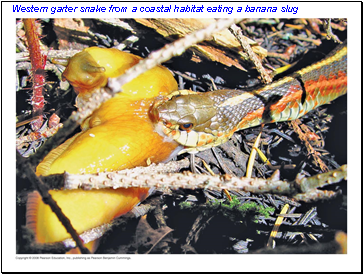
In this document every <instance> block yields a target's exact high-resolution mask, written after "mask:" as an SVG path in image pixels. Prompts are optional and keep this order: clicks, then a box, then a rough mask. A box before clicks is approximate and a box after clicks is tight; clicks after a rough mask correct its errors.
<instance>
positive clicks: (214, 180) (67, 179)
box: [64, 165, 347, 201]
mask: <svg viewBox="0 0 363 274" xmlns="http://www.w3.org/2000/svg"><path fill="white" fill-rule="evenodd" d="M346 176H347V166H346V165H344V166H342V167H340V168H339V169H336V170H332V171H329V172H327V173H323V174H318V175H315V176H312V177H310V178H301V177H299V176H298V177H297V178H296V179H295V181H293V182H286V181H281V180H280V179H279V172H278V171H275V173H274V174H273V175H272V177H271V178H269V179H262V178H243V177H242V178H238V177H232V176H230V175H223V176H210V175H205V174H192V173H190V172H187V173H184V174H181V173H167V174H165V173H153V174H150V172H149V171H148V170H147V169H146V170H145V171H143V168H142V167H139V168H137V170H135V169H128V170H122V171H118V172H104V173H98V174H83V175H75V174H68V173H65V174H64V188H65V189H78V188H82V189H101V188H115V189H116V188H120V187H123V188H128V187H149V188H150V187H157V188H159V187H167V188H170V189H178V188H184V189H196V188H200V189H211V190H221V189H228V190H235V191H241V190H242V191H250V192H253V193H276V194H280V195H281V194H287V195H294V194H296V193H298V194H296V195H295V196H294V198H297V199H299V200H303V201H313V200H316V199H323V198H329V197H332V196H334V192H329V191H325V192H324V191H320V190H317V189H316V188H317V187H322V186H325V185H329V184H332V183H336V182H340V181H341V180H342V179H346Z"/></svg>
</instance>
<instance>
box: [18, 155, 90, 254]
mask: <svg viewBox="0 0 363 274" xmlns="http://www.w3.org/2000/svg"><path fill="white" fill-rule="evenodd" d="M16 161H17V163H18V168H19V169H21V171H22V172H23V173H24V174H25V175H26V177H27V178H28V179H29V180H30V181H31V183H32V184H33V186H34V188H35V189H36V190H37V191H38V192H39V193H40V195H41V196H42V199H43V202H44V203H45V204H47V205H49V206H50V208H51V209H52V211H53V212H54V213H55V215H57V217H58V219H59V221H60V222H61V223H62V225H63V226H64V227H65V229H66V230H67V232H68V233H69V234H70V235H71V236H72V238H73V240H74V241H75V242H76V243H77V246H78V247H79V249H80V250H81V252H82V253H83V254H90V251H89V250H88V249H87V248H86V247H85V246H84V245H83V243H82V241H81V239H80V238H79V235H78V233H77V232H76V230H75V229H74V228H73V226H72V224H71V222H70V220H69V219H68V218H67V217H66V216H65V215H64V214H63V212H62V210H61V208H60V207H59V206H58V204H57V202H56V201H54V200H53V198H52V196H51V195H50V194H49V192H48V191H49V189H48V187H47V185H45V184H44V183H43V182H42V180H41V179H39V178H38V177H37V176H36V175H35V173H34V171H33V169H32V167H31V166H30V164H29V162H28V161H27V160H26V159H25V158H23V157H22V156H21V155H20V154H19V153H18V152H16Z"/></svg>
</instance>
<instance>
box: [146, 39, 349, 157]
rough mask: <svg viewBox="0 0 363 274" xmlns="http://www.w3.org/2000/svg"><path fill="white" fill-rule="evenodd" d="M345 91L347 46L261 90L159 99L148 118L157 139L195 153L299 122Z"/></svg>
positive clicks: (179, 93)
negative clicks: (238, 134)
mask: <svg viewBox="0 0 363 274" xmlns="http://www.w3.org/2000/svg"><path fill="white" fill-rule="evenodd" d="M346 92H347V46H346V43H343V44H342V45H340V46H338V47H337V48H336V49H335V50H334V51H333V52H332V53H330V54H329V55H328V56H327V57H326V58H325V59H323V60H322V61H319V62H317V63H315V64H313V65H311V66H308V67H306V68H304V69H302V70H299V71H297V72H295V73H294V74H293V75H291V76H288V77H285V78H283V79H281V80H279V81H276V82H274V83H272V84H270V85H267V86H265V87H263V88H261V89H258V90H255V91H250V92H246V91H243V90H217V91H211V92H204V93H197V92H193V91H188V90H182V91H176V92H173V93H171V94H170V95H168V96H166V97H163V98H161V99H159V100H157V101H156V102H155V104H154V106H153V108H152V110H151V112H150V114H151V118H152V119H153V121H154V123H155V124H156V131H157V132H158V133H159V134H161V135H164V136H165V135H166V136H167V137H169V138H172V139H174V140H175V141H177V142H178V143H180V144H182V145H183V146H184V147H185V149H184V150H183V151H182V152H186V151H188V152H191V153H193V152H197V151H200V150H204V149H207V148H210V147H212V146H217V145H220V144H221V143H224V142H226V141H227V140H228V138H229V137H231V136H232V134H233V133H234V132H235V131H237V130H241V129H245V128H249V127H253V126H257V125H260V124H262V123H270V122H281V121H288V120H294V119H297V118H299V117H301V116H303V115H305V114H306V113H308V112H309V111H311V110H312V109H314V108H316V107H318V106H321V105H323V104H326V103H328V102H330V101H332V100H334V99H336V98H338V97H339V96H341V95H343V94H345V93H346ZM182 152H181V153H182Z"/></svg>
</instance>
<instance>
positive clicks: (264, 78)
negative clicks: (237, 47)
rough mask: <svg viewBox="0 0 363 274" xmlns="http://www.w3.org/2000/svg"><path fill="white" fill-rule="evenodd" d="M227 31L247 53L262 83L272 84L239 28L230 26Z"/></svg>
mask: <svg viewBox="0 0 363 274" xmlns="http://www.w3.org/2000/svg"><path fill="white" fill-rule="evenodd" d="M229 30H230V31H231V32H232V34H233V35H234V36H235V37H236V38H237V40H238V41H239V42H240V44H241V46H242V48H243V49H244V51H245V52H247V54H248V56H249V58H250V60H251V61H252V62H253V63H254V65H255V66H256V69H257V71H258V72H259V73H260V74H261V77H262V81H263V82H264V83H265V84H269V83H271V82H272V78H271V76H270V75H269V74H268V73H267V71H266V70H265V68H264V67H263V66H262V64H261V61H260V59H259V58H258V57H257V56H256V54H255V53H254V52H253V50H252V48H251V46H250V44H249V43H248V39H247V38H246V37H245V36H244V35H243V34H242V31H241V29H240V28H239V27H237V26H236V25H235V24H233V25H231V26H230V27H229Z"/></svg>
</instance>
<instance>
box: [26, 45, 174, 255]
mask: <svg viewBox="0 0 363 274" xmlns="http://www.w3.org/2000/svg"><path fill="white" fill-rule="evenodd" d="M139 60H141V58H140V57H138V56H135V55H133V54H129V53H125V52H122V51H119V50H117V49H103V48H97V47H91V48H88V49H85V50H83V51H82V52H80V53H78V54H76V55H75V56H73V57H72V58H71V59H70V60H69V63H68V66H67V68H66V69H65V71H64V73H63V77H64V78H65V79H67V80H68V81H69V82H70V83H71V84H72V86H73V87H74V90H75V91H76V93H77V94H78V97H77V99H87V95H89V94H91V93H92V92H93V90H95V89H96V88H99V87H102V86H105V85H106V84H107V78H109V77H117V76H119V75H121V74H123V73H124V72H125V71H126V70H127V69H128V68H130V67H132V66H133V65H135V64H136V63H138V62H139ZM177 88H178V86H177V83H176V81H175V79H174V78H173V76H172V74H171V73H170V71H169V70H168V69H166V68H164V67H162V66H157V67H154V68H153V69H151V70H149V71H147V72H145V73H144V74H142V75H140V76H139V77H137V78H136V79H134V80H133V81H131V82H129V83H127V84H125V85H124V86H123V87H122V92H121V93H119V94H117V95H116V96H115V97H114V98H112V99H110V100H108V101H107V102H105V103H104V104H102V105H101V106H100V108H99V109H97V110H96V111H95V112H94V113H93V114H92V115H91V116H90V117H88V118H87V119H86V121H85V122H84V123H83V125H82V126H81V127H82V131H81V132H80V133H78V134H76V135H75V136H73V137H72V138H70V139H68V140H67V141H66V142H64V143H63V144H62V145H60V146H59V147H57V148H56V149H54V150H53V151H51V152H50V153H49V154H48V155H47V156H46V157H45V158H44V160H43V161H42V162H41V163H40V164H39V165H38V167H37V169H36V173H37V175H41V176H46V175H51V174H57V173H63V172H65V171H67V172H68V173H73V174H81V173H96V172H103V171H114V170H120V169H125V168H132V167H135V166H146V165H147V161H148V160H150V161H151V162H153V163H159V162H162V161H165V160H167V159H169V158H170V157H171V155H173V154H174V153H175V152H177V150H178V144H177V143H175V142H173V141H167V140H165V139H164V138H163V137H161V136H160V135H159V134H158V133H156V132H155V131H154V126H153V124H152V122H151V121H150V119H149V115H148V113H149V109H150V107H151V106H152V104H153V102H154V99H153V98H155V97H156V96H159V95H167V94H169V93H170V92H171V91H174V90H177ZM50 194H51V195H52V197H53V198H54V200H55V201H56V202H57V203H58V205H59V206H60V207H61V209H62V211H63V213H64V214H65V215H66V216H67V217H68V218H69V219H70V220H71V223H72V225H73V227H74V228H75V229H76V231H77V232H78V233H82V232H84V231H87V230H89V229H91V228H94V227H96V226H99V225H101V224H104V223H108V222H110V221H111V220H113V219H114V218H116V217H118V216H120V215H122V214H125V213H127V212H128V211H129V210H131V209H132V208H133V207H134V206H135V205H136V204H138V203H139V202H140V201H142V200H144V199H145V198H146V197H147V195H148V189H146V188H128V189H116V190H114V189H104V190H51V191H50ZM26 215H27V216H26V217H27V226H28V227H29V228H30V229H32V230H33V231H34V233H35V239H36V241H37V242H39V243H52V242H58V241H63V240H65V239H67V238H70V235H69V234H68V233H67V232H66V230H65V228H64V227H63V226H62V224H61V223H60V222H59V221H58V219H57V217H56V216H55V214H54V213H53V212H52V211H51V209H50V208H49V206H48V205H45V204H44V203H43V202H42V201H41V198H40V196H39V194H38V193H37V192H34V193H31V194H30V195H29V196H28V202H27V214H26ZM88 247H89V248H91V251H94V250H95V245H93V243H91V244H90V245H88Z"/></svg>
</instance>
